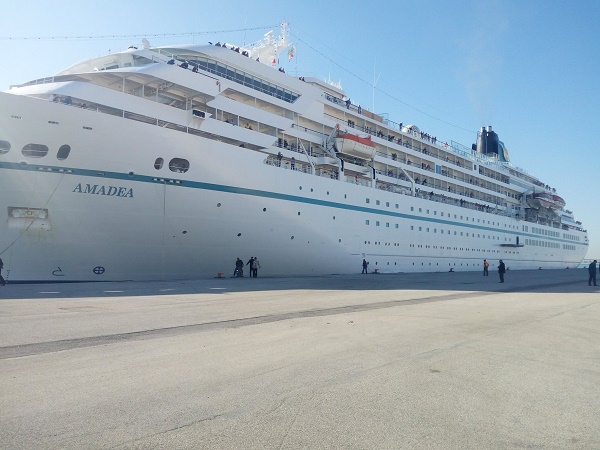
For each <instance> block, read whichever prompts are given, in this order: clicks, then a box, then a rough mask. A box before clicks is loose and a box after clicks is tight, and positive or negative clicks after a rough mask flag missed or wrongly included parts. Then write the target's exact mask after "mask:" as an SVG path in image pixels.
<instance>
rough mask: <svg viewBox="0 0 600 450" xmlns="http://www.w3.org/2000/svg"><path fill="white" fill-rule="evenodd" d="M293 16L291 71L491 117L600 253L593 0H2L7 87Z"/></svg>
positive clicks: (599, 78)
mask: <svg viewBox="0 0 600 450" xmlns="http://www.w3.org/2000/svg"><path fill="white" fill-rule="evenodd" d="M283 21H287V22H288V23H289V24H290V31H291V40H292V41H293V42H294V43H295V47H296V54H295V57H294V59H292V61H291V62H288V61H287V58H286V57H285V56H282V58H281V61H280V63H281V65H282V66H283V67H284V68H285V69H286V72H288V73H298V74H299V75H312V76H318V77H321V78H326V79H330V80H332V81H336V82H341V84H342V86H343V88H344V89H345V90H346V92H347V93H348V95H349V96H350V98H351V99H352V101H353V103H360V104H361V105H363V107H365V108H368V109H373V110H374V111H375V112H377V113H387V114H388V115H389V116H388V117H389V119H390V120H393V121H395V122H403V123H404V124H408V123H413V124H416V125H418V126H419V127H420V128H421V129H422V130H424V131H426V132H428V133H430V134H431V135H433V136H436V137H437V138H438V140H444V141H450V140H454V141H457V142H459V143H461V144H463V145H466V146H470V145H471V144H472V143H474V142H475V141H476V132H477V130H478V129H479V128H480V127H481V126H484V125H492V127H493V129H494V131H496V132H497V133H498V135H499V136H500V140H502V141H503V142H504V143H505V145H506V146H507V148H508V149H509V152H510V156H511V161H512V163H513V164H515V165H517V166H519V167H522V168H524V169H526V170H528V171H529V172H530V173H532V174H533V175H535V176H537V177H539V178H540V179H541V180H542V181H543V182H544V183H546V184H549V185H550V186H552V187H554V188H556V190H557V192H558V194H559V195H561V196H562V197H563V198H564V199H565V200H566V202H567V208H568V209H571V210H573V211H574V212H575V215H576V218H577V220H580V221H582V222H583V225H584V227H585V228H586V229H587V230H588V231H589V234H590V242H591V245H590V251H589V252H588V255H587V257H588V258H589V257H593V258H597V259H600V183H599V178H600V139H599V137H598V136H596V132H598V131H599V125H600V26H599V25H598V24H599V23H600V1H597V0H578V1H576V2H569V1H557V0H504V1H501V0H456V1H443V0H437V1H427V0H425V1H414V0H410V1H405V0H395V1H383V0H373V1H370V2H363V1H356V0H345V1H330V2H324V1H315V0H303V1H293V2H288V1H278V2H275V1H266V0H254V1H252V2H246V1H245V2H240V1H227V2H223V1H210V2H209V1H193V0H187V1H182V0H171V1H168V2H164V1H160V2H159V1H155V0H145V1H139V0H128V1H122V0H121V1H114V0H104V1H102V2H89V1H87V0H78V1H72V0H69V1H66V0H65V1H61V0H57V1H54V2H51V3H48V2H45V1H28V0H22V1H18V2H17V1H14V2H8V1H6V2H3V6H2V14H1V15H0V44H1V47H0V48H1V50H0V51H1V52H2V61H3V62H2V64H1V65H0V67H1V70H0V90H5V89H8V87H9V86H10V85H11V84H21V83H24V82H27V81H30V80H33V79H36V78H42V77H45V76H51V75H53V74H55V73H56V72H58V71H60V70H62V69H64V68H66V67H68V66H70V65H71V64H73V63H75V62H77V61H79V60H82V59H87V58H90V57H95V56H99V55H102V54H106V53H108V52H109V51H110V52H117V51H120V50H124V49H126V48H127V47H128V46H129V45H130V44H136V45H140V41H141V39H142V37H146V38H147V39H148V40H149V41H150V43H151V44H152V45H156V46H158V45H169V44H177V43H181V44H188V43H205V42H208V41H212V42H216V41H219V40H220V41H221V42H230V43H235V44H237V45H241V44H243V43H244V42H246V43H250V42H254V41H256V40H258V39H260V38H262V35H263V34H264V33H265V32H267V31H268V30H269V29H271V28H274V27H276V26H277V24H279V23H280V22H283ZM229 30H238V31H229ZM242 30H245V31H242ZM276 31H278V30H276ZM175 34H179V35H178V36H173V35H175ZM124 35H126V36H130V35H133V36H134V37H126V38H122V37H120V36H124ZM113 36H117V37H113ZM59 37H66V38H64V39H61V38H59ZM81 37H91V39H89V38H85V39H77V38H81ZM23 38H27V39H23ZM50 38H53V39H50ZM373 85H375V89H374V88H373ZM373 106H374V108H373Z"/></svg>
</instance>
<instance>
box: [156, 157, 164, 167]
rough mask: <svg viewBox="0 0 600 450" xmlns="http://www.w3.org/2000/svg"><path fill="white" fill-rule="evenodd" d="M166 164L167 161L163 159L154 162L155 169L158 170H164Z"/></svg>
mask: <svg viewBox="0 0 600 450" xmlns="http://www.w3.org/2000/svg"><path fill="white" fill-rule="evenodd" d="M164 163H165V160H164V159H162V158H156V161H154V168H155V169H156V170H160V169H162V166H163V164H164Z"/></svg>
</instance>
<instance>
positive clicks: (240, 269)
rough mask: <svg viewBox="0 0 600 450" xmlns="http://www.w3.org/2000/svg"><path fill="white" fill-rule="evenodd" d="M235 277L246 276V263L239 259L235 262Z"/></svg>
mask: <svg viewBox="0 0 600 450" xmlns="http://www.w3.org/2000/svg"><path fill="white" fill-rule="evenodd" d="M233 276H234V277H243V276H244V261H242V260H241V259H240V258H238V259H237V260H236V261H235V270H234V271H233Z"/></svg>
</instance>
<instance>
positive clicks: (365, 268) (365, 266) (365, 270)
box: [361, 258, 369, 274]
mask: <svg viewBox="0 0 600 450" xmlns="http://www.w3.org/2000/svg"><path fill="white" fill-rule="evenodd" d="M368 265H369V263H368V262H367V260H366V259H364V258H363V264H362V266H363V270H362V272H361V274H363V273H369V272H367V266H368Z"/></svg>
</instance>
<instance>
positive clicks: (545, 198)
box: [527, 192, 556, 209]
mask: <svg viewBox="0 0 600 450" xmlns="http://www.w3.org/2000/svg"><path fill="white" fill-rule="evenodd" d="M527 204H528V205H529V206H531V207H532V208H534V209H540V208H556V205H555V204H554V200H553V199H552V196H551V195H550V194H546V193H544V192H541V193H538V194H531V195H528V196H527Z"/></svg>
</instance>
